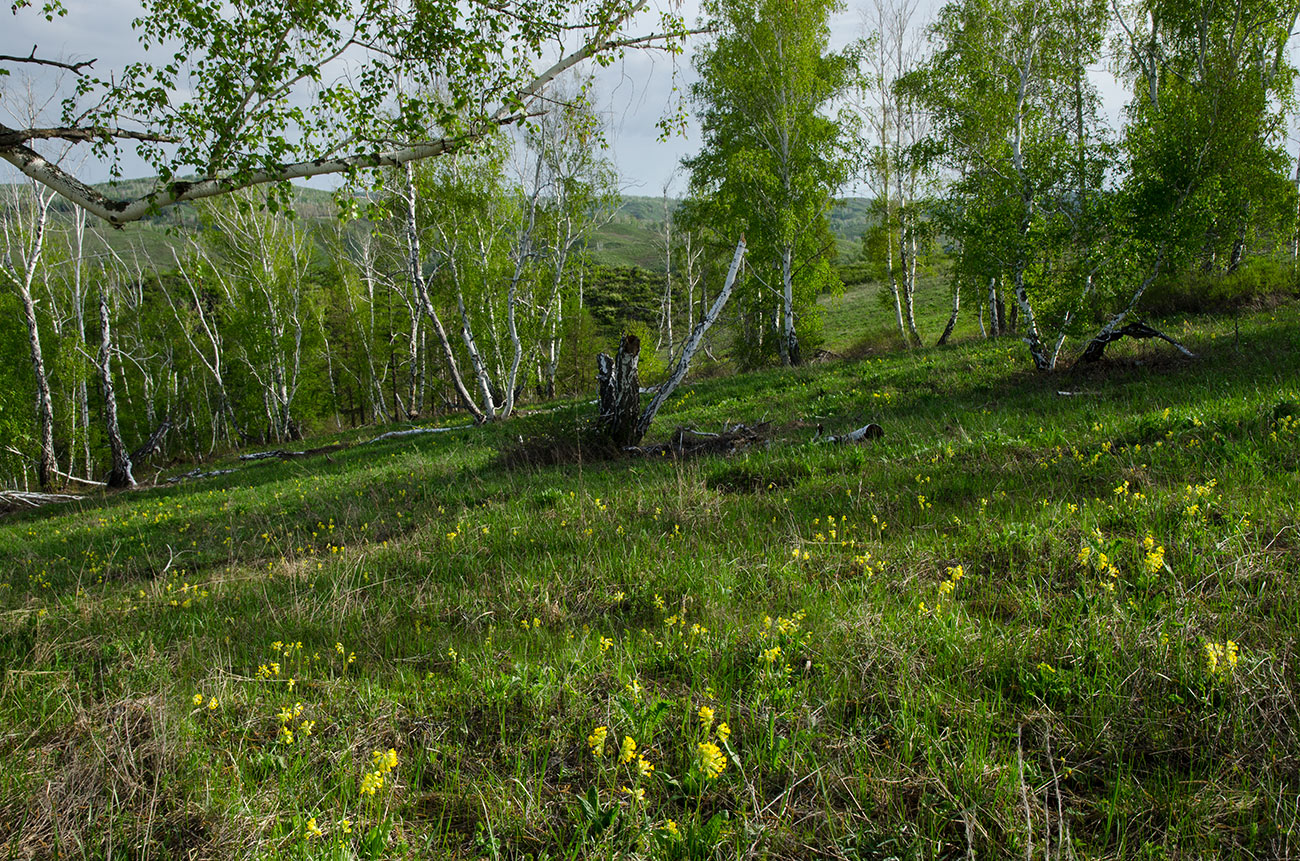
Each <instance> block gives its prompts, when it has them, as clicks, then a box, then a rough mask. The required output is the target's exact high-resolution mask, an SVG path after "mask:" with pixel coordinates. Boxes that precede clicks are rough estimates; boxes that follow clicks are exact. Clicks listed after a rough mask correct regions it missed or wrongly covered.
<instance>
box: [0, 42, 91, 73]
mask: <svg viewBox="0 0 1300 861" xmlns="http://www.w3.org/2000/svg"><path fill="white" fill-rule="evenodd" d="M96 62H98V60H83V61H82V62H80V63H64V62H63V61H61V60H47V59H45V58H44V57H38V56H36V46H35V45H32V52H31V53H30V54H28V55H27V56H26V57H11V56H9V55H8V54H0V63H27V64H28V65H33V66H51V67H53V68H55V69H64V70H66V71H69V72H72V73H73V74H74V75H80V74H82V71H81V70H82V69H89V68H90V67H91V66H93V65H95V63H96Z"/></svg>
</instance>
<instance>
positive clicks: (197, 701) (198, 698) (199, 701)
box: [194, 694, 203, 706]
mask: <svg viewBox="0 0 1300 861" xmlns="http://www.w3.org/2000/svg"><path fill="white" fill-rule="evenodd" d="M194 704H195V705H196V706H201V705H203V694H195V695H194Z"/></svg>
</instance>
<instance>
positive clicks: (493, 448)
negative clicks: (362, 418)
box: [0, 303, 1300, 859]
mask: <svg viewBox="0 0 1300 861" xmlns="http://www.w3.org/2000/svg"><path fill="white" fill-rule="evenodd" d="M850 311H851V309H850V308H849V307H848V303H846V304H845V306H844V312H845V315H846V319H849V317H848V314H849V312H850ZM857 313H859V314H861V313H862V311H861V308H859V310H858V312H857ZM879 316H880V315H879V313H878V312H876V313H875V314H874V315H873V319H877V318H878V317H879ZM968 323H969V321H968ZM836 325H837V327H839V328H844V327H841V326H840V325H839V324H836ZM1165 325H1166V326H1167V327H1168V328H1169V329H1170V330H1172V331H1173V332H1177V334H1178V336H1179V337H1180V338H1181V339H1182V340H1184V341H1185V342H1186V343H1187V344H1188V346H1189V347H1190V348H1191V349H1193V350H1194V351H1195V352H1197V353H1198V355H1199V358H1198V359H1196V360H1194V361H1183V360H1175V359H1174V358H1172V357H1171V353H1170V351H1169V350H1168V349H1164V348H1162V347H1160V346H1153V345H1150V344H1136V345H1130V344H1119V345H1116V346H1115V347H1113V348H1112V351H1113V352H1112V354H1111V355H1110V356H1109V357H1108V361H1107V362H1106V363H1105V364H1104V365H1102V366H1098V367H1095V368H1089V369H1087V370H1083V371H1079V372H1063V373H1059V374H1056V375H1053V376H1043V375H1039V374H1036V373H1034V372H1033V371H1032V369H1031V367H1030V364H1029V362H1028V359H1027V356H1026V355H1025V351H1024V348H1023V346H1022V345H1020V344H1019V343H1018V342H1016V341H1014V340H1012V339H1007V340H1000V341H990V342H986V341H979V340H968V341H966V342H964V343H958V344H956V345H954V346H951V347H947V348H943V349H938V350H935V349H927V350H918V351H915V352H913V353H911V354H908V355H897V354H891V355H885V356H880V357H875V358H871V359H867V360H864V361H854V362H840V363H834V364H826V365H820V366H816V367H811V368H802V369H796V370H788V371H786V370H770V371H765V372H760V373H754V374H749V375H744V376H733V377H729V378H724V379H717V380H709V381H706V382H700V383H696V384H693V385H691V386H689V387H687V388H685V389H684V390H682V391H681V392H680V393H679V394H677V395H676V396H675V397H674V398H673V399H672V401H671V403H670V404H669V405H668V406H667V407H666V408H665V410H664V412H663V413H661V415H660V417H659V419H658V421H657V424H656V431H657V432H658V433H660V434H663V435H666V434H667V433H668V432H669V431H670V430H671V429H672V428H673V427H674V426H675V425H677V424H685V425H690V426H695V427H698V428H700V429H702V430H716V429H718V428H719V426H721V425H723V424H724V423H734V422H747V423H754V422H759V421H770V422H772V423H773V435H774V439H773V441H772V443H771V445H770V446H769V447H766V448H762V449H757V450H752V451H749V452H747V453H741V454H737V455H733V456H731V457H725V458H724V457H716V458H700V459H696V460H690V461H674V460H673V459H671V458H668V457H663V458H657V459H628V460H620V461H615V462H594V461H579V462H574V463H572V464H569V465H567V466H565V467H546V468H515V469H511V468H507V467H506V466H505V465H504V463H505V462H506V458H505V457H504V453H507V452H509V451H511V450H512V449H513V448H514V447H515V446H517V445H518V439H519V438H520V437H521V436H522V437H534V436H541V435H545V434H557V433H558V434H562V433H566V432H567V431H568V430H570V429H572V428H574V427H575V426H576V425H578V424H579V423H581V422H582V421H584V420H585V418H586V417H587V415H588V412H589V411H590V409H591V407H589V406H587V405H585V404H577V405H568V406H565V407H563V408H561V409H559V410H557V411H554V412H549V413H540V412H539V413H536V414H534V415H531V416H521V417H519V418H517V419H515V420H512V421H511V422H509V423H506V424H503V425H500V426H492V427H485V428H478V429H464V430H459V431H456V432H452V433H446V434H435V435H428V436H422V437H414V438H408V439H405V440H399V441H394V442H389V443H377V444H374V445H365V446H357V447H354V448H349V449H346V450H342V451H339V452H336V453H333V454H331V455H329V457H324V456H321V457H315V458H307V459H301V460H293V461H286V462H278V461H276V462H266V463H263V464H260V465H256V466H245V467H244V468H243V469H241V470H240V471H239V472H237V473H235V474H232V475H226V476H221V477H217V478H211V479H206V480H202V481H194V482H189V483H181V484H179V485H176V486H171V487H159V488H156V489H147V490H140V491H136V492H131V493H121V494H115V495H110V496H103V497H97V498H90V499H86V500H84V501H82V502H80V503H75V504H69V505H62V506H54V507H48V508H45V509H42V510H40V511H37V512H33V513H28V514H20V515H12V516H9V517H7V518H5V519H4V520H0V571H2V572H3V574H2V575H0V679H2V681H0V847H3V850H4V853H5V857H19V858H27V857H55V856H56V855H57V856H58V857H77V858H80V857H87V858H107V857H108V856H110V855H113V856H118V855H126V856H130V857H141V858H143V857H145V856H146V855H147V856H148V857H150V858H179V857H191V855H192V856H193V857H257V858H282V859H301V858H353V857H360V858H381V857H383V858H388V857H412V858H417V857H418V858H431V857H432V858H438V857H452V858H493V857H508V858H527V857H532V858H587V857H647V858H683V857H689V858H710V857H718V858H734V857H742V856H744V857H750V856H751V855H752V856H753V857H772V858H806V857H811V856H814V855H819V854H820V855H822V856H825V857H837V858H858V859H866V858H878V859H885V858H966V857H970V856H969V854H968V853H973V854H974V856H975V857H977V858H1001V857H1025V856H1026V855H1027V854H1028V855H1029V856H1030V857H1032V858H1043V857H1053V858H1055V857H1069V856H1070V855H1073V856H1074V857H1079V858H1133V857H1137V858H1192V857H1225V858H1263V857H1270V858H1276V857H1287V856H1288V855H1293V854H1295V853H1296V851H1297V849H1298V848H1300V847H1298V846H1297V843H1298V842H1300V834H1297V832H1296V828H1297V817H1298V816H1300V812H1298V811H1297V808H1296V804H1295V799H1296V798H1297V797H1300V759H1298V758H1297V756H1298V755H1297V751H1298V750H1300V738H1297V735H1298V734H1300V711H1297V706H1296V703H1297V702H1298V701H1300V675H1297V672H1296V662H1297V660H1298V659H1300V655H1298V654H1297V632H1298V631H1300V585H1298V584H1297V576H1296V575H1297V572H1298V571H1300V532H1297V529H1296V524H1297V522H1300V511H1298V510H1297V509H1298V507H1300V506H1298V504H1297V501H1298V500H1300V474H1297V463H1298V462H1300V441H1298V440H1300V429H1297V426H1296V424H1295V423H1293V422H1292V421H1291V420H1289V419H1286V418H1282V419H1281V420H1275V419H1274V417H1273V414H1274V411H1275V406H1276V405H1277V404H1278V403H1280V402H1284V401H1291V402H1295V401H1297V400H1300V391H1298V387H1300V382H1298V381H1300V373H1298V371H1300V367H1298V366H1300V349H1298V348H1300V324H1298V323H1297V315H1296V307H1295V306H1294V305H1291V306H1285V307H1282V308H1279V309H1277V310H1276V311H1275V312H1273V313H1272V314H1258V315H1255V316H1251V317H1247V318H1242V320H1241V321H1240V330H1239V333H1235V332H1234V328H1233V323H1232V321H1219V320H1215V319H1208V318H1207V319H1198V320H1193V321H1186V322H1182V323H1181V324H1180V322H1179V321H1166V323H1165ZM855 337H862V335H856V336H855ZM932 339H933V335H931V336H930V340H932ZM830 342H831V343H836V341H835V340H834V339H833V338H832V339H831V340H830ZM1062 391H1064V392H1070V393H1071V394H1068V395H1061V394H1058V392H1062ZM1284 412H1285V410H1282V411H1280V412H1279V414H1281V413H1284ZM869 420H870V421H876V422H878V423H880V424H881V425H882V427H883V428H884V430H885V436H884V438H883V439H882V440H879V441H876V442H873V443H869V444H867V445H863V446H860V447H843V446H828V445H823V444H818V443H817V442H816V441H815V440H814V437H815V434H816V432H817V431H816V425H818V424H821V425H823V426H824V429H825V431H826V432H828V433H837V432H840V431H843V430H848V429H850V428H853V427H857V426H859V425H861V424H862V423H864V422H866V421H869ZM221 465H222V464H212V465H208V466H206V467H205V468H212V467H214V466H221ZM1148 536H1150V539H1151V542H1150V546H1149V547H1148V546H1147V543H1146V539H1147V537H1148ZM1084 548H1088V552H1087V557H1088V558H1087V559H1086V560H1083V561H1081V558H1080V557H1081V555H1082V554H1081V551H1083V549H1084ZM1157 548H1163V549H1162V550H1159V551H1158V550H1157ZM1101 554H1105V556H1106V562H1105V563H1101V562H1100V556H1101ZM1112 566H1113V572H1112ZM958 568H960V571H961V576H957V574H956V572H957V569H958ZM944 584H950V585H944ZM1229 640H1231V641H1233V642H1234V643H1235V644H1236V645H1237V647H1238V649H1239V651H1238V653H1237V655H1238V657H1237V660H1236V662H1235V665H1234V664H1233V663H1232V662H1231V661H1230V660H1229V658H1228V654H1227V646H1226V644H1227V641H1229ZM277 643H278V645H276V644H277ZM299 644H300V645H299ZM340 649H341V651H340ZM1220 651H1221V653H1222V657H1219V658H1218V665H1217V667H1216V668H1215V669H1211V667H1210V659H1209V657H1208V656H1209V654H1210V653H1211V652H1213V653H1215V654H1216V655H1218V654H1219V653H1220ZM353 656H355V657H353ZM263 668H264V669H263ZM290 680H292V682H291V681H290ZM197 696H201V697H202V705H195V703H194V698H195V697H197ZM214 698H215V706H214V707H211V708H209V705H210V704H211V703H212V702H213V699H214ZM299 703H300V704H301V711H298V710H297V704H299ZM702 707H707V708H709V709H711V710H712V720H711V722H708V725H707V726H706V725H705V723H706V721H705V720H704V719H702V718H701V709H702ZM286 710H287V711H286ZM282 713H283V714H285V715H286V719H285V720H282V719H281V717H280V715H281V714H282ZM705 715H706V717H707V715H708V713H707V712H706V713H705ZM303 721H312V722H314V725H313V726H311V728H310V729H311V731H310V735H308V734H307V733H306V732H304V729H303V723H302V722H303ZM722 722H725V723H726V724H727V725H728V728H729V730H730V735H729V737H728V738H727V739H726V740H725V743H724V741H723V739H722V738H721V737H720V734H719V724H720V723H722ZM286 726H287V727H288V728H289V730H290V731H291V732H292V733H293V734H294V740H293V742H292V743H287V737H286V736H285V735H284V730H283V728H284V727H286ZM602 726H603V727H606V728H607V740H606V742H605V745H604V749H603V751H602V755H600V756H598V757H597V756H593V753H592V750H591V748H590V747H589V738H590V739H591V741H596V740H597V738H596V737H595V736H594V735H593V733H594V731H595V730H596V728H597V727H602ZM625 736H627V737H631V738H632V739H633V740H634V741H635V743H636V751H635V753H634V754H633V758H632V760H631V761H630V762H628V763H621V762H620V761H619V748H620V746H621V744H622V742H623V739H624V737H625ZM701 744H706V745H707V744H712V745H715V747H716V748H717V750H716V756H718V757H720V758H721V761H722V762H723V763H724V767H723V769H722V771H721V772H720V773H719V774H717V776H716V777H713V776H711V773H710V772H709V770H708V769H707V768H706V759H714V758H715V752H714V749H712V748H707V747H706V748H704V749H703V751H702V750H701V748H700V745H701ZM390 749H391V750H393V751H394V752H395V756H396V766H395V767H394V768H392V769H391V770H389V769H388V767H387V765H386V764H385V763H384V762H383V759H384V757H385V756H386V754H387V751H389V750H390ZM376 752H379V754H380V762H379V763H378V764H376V763H375V761H374V760H373V759H372V757H373V756H374V754H375V753H376ZM637 756H644V757H645V759H646V761H647V762H648V763H649V764H652V765H653V766H654V771H653V773H651V774H650V775H648V776H641V775H640V774H639V772H638V770H637V768H636V765H637V761H638V760H637V758H636V757H637ZM376 773H377V774H378V775H379V776H380V777H382V778H383V784H382V786H380V787H379V788H377V789H376V791H375V792H374V794H373V795H371V794H363V792H362V788H363V785H368V784H370V783H372V782H373V780H374V775H375V774H376ZM366 775H371V777H367V776H366ZM624 787H626V788H627V789H629V790H632V792H630V793H629V792H624V791H622V790H623V788H624ZM636 790H644V799H643V800H642V801H637V800H635V798H634V795H635V791H636ZM312 819H314V822H315V825H316V828H317V829H318V830H319V831H320V832H321V834H320V836H316V835H315V834H314V833H313V832H312V831H311V829H310V827H309V821H310V820H312ZM345 819H346V820H348V825H347V826H345V825H343V820H345ZM670 821H671V822H672V825H671V826H670V825H669V822H670ZM674 830H675V832H676V833H674ZM1049 841H1050V842H1049ZM1062 842H1064V843H1065V844H1067V845H1065V846H1062Z"/></svg>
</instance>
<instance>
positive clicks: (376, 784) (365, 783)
mask: <svg viewBox="0 0 1300 861" xmlns="http://www.w3.org/2000/svg"><path fill="white" fill-rule="evenodd" d="M383 786H384V776H383V775H382V774H380V773H379V772H377V771H367V772H366V773H365V774H363V775H361V794H362V795H372V796H373V795H374V794H375V793H376V792H378V791H379V790H380V789H382V788H383Z"/></svg>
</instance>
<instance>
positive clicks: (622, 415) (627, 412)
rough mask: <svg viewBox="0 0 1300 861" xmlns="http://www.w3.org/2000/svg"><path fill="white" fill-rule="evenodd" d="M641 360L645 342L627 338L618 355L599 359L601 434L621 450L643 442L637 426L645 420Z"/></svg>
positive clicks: (597, 364) (633, 336)
mask: <svg viewBox="0 0 1300 861" xmlns="http://www.w3.org/2000/svg"><path fill="white" fill-rule="evenodd" d="M640 360H641V339H640V338H638V337H637V336H636V335H624V336H623V341H622V343H620V344H619V346H618V354H617V355H616V356H615V357H614V358H612V359H611V358H610V357H609V354H607V353H601V354H600V355H598V356H597V357H596V379H597V380H599V381H600V417H599V418H598V419H597V422H596V424H597V426H598V427H599V428H600V433H601V435H602V436H604V437H605V438H606V439H608V440H609V441H610V442H611V443H613V444H614V445H616V446H618V447H619V448H626V447H627V446H632V445H636V444H637V443H639V442H640V441H641V433H640V432H638V429H637V423H638V420H639V419H640V418H641V382H640V379H639V378H638V376H637V363H638V362H639V361H640Z"/></svg>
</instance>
